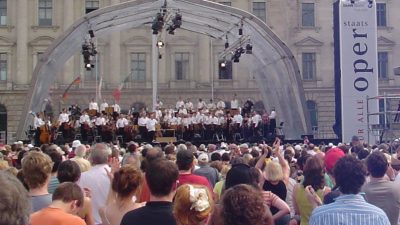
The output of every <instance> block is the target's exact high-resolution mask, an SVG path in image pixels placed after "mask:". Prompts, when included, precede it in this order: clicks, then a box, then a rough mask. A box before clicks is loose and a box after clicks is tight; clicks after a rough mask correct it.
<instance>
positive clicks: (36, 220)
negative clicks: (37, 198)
mask: <svg viewBox="0 0 400 225" xmlns="http://www.w3.org/2000/svg"><path fill="white" fill-rule="evenodd" d="M30 225H86V223H85V221H84V220H82V219H81V218H79V217H78V216H75V215H72V214H69V213H66V212H64V211H62V210H61V209H58V208H49V207H47V208H44V209H42V210H40V211H37V212H35V213H33V214H31V222H30Z"/></svg>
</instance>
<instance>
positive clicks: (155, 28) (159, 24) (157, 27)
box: [151, 13, 164, 34]
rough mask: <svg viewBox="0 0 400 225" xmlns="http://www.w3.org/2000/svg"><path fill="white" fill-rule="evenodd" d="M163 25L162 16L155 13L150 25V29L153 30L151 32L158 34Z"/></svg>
mask: <svg viewBox="0 0 400 225" xmlns="http://www.w3.org/2000/svg"><path fill="white" fill-rule="evenodd" d="M163 26H164V16H163V15H162V14H161V13H157V16H156V18H154V20H153V23H152V25H151V29H152V30H153V34H158V32H159V31H161V29H162V28H163Z"/></svg>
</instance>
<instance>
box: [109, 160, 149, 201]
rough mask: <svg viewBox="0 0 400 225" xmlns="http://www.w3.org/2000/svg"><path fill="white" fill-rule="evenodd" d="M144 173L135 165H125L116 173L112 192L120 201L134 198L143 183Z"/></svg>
mask: <svg viewBox="0 0 400 225" xmlns="http://www.w3.org/2000/svg"><path fill="white" fill-rule="evenodd" d="M142 179H143V178H142V173H141V171H140V170H139V169H138V168H136V167H135V166H134V165H129V164H127V165H124V166H122V167H121V168H120V169H119V170H118V171H117V172H115V173H114V179H113V181H112V183H111V188H112V190H113V191H114V192H115V193H117V196H118V198H119V199H125V198H132V196H133V195H134V194H135V193H136V191H137V189H138V187H139V186H140V184H141V182H142Z"/></svg>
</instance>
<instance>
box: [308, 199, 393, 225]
mask: <svg viewBox="0 0 400 225" xmlns="http://www.w3.org/2000/svg"><path fill="white" fill-rule="evenodd" d="M338 224H340V225H390V222H389V219H388V217H387V216H386V214H385V212H383V210H382V209H380V208H378V207H376V206H374V205H371V204H369V203H367V202H366V201H365V199H364V198H363V197H362V196H361V195H360V194H358V195H342V196H339V197H338V198H336V200H335V202H334V203H331V204H328V205H323V206H320V207H317V208H315V209H314V211H313V212H312V214H311V217H310V220H309V225H338Z"/></svg>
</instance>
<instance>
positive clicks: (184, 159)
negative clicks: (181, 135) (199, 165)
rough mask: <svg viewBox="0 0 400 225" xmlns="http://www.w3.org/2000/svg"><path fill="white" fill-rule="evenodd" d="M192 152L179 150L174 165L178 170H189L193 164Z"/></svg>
mask: <svg viewBox="0 0 400 225" xmlns="http://www.w3.org/2000/svg"><path fill="white" fill-rule="evenodd" d="M193 159H194V156H193V152H191V151H188V150H179V151H178V153H177V154H176V165H178V168H179V170H189V169H190V168H191V166H192V164H193Z"/></svg>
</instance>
